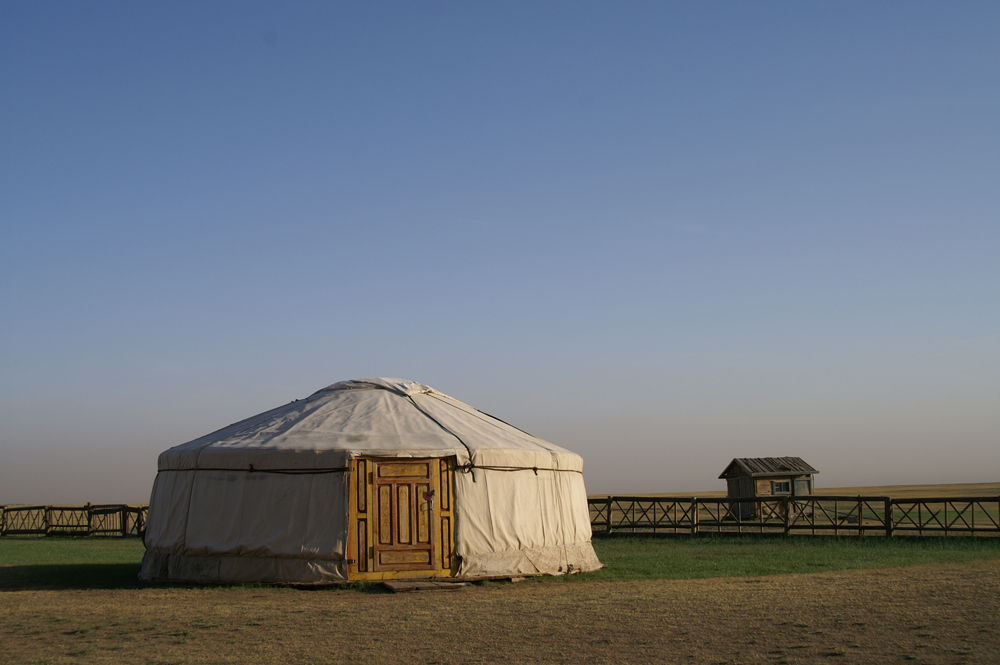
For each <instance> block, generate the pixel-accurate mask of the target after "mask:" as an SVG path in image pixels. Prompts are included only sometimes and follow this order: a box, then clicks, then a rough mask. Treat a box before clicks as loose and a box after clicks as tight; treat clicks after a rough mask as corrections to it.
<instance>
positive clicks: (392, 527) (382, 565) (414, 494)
mask: <svg viewBox="0 0 1000 665" xmlns="http://www.w3.org/2000/svg"><path fill="white" fill-rule="evenodd" d="M436 462H437V460H426V459H425V460H413V459H408V460H392V461H378V462H376V463H375V464H374V469H373V474H372V476H373V477H372V482H373V488H372V489H373V492H372V494H373V497H372V500H373V503H374V504H375V505H374V508H375V510H374V517H375V522H374V524H373V526H374V529H373V532H374V533H373V534H372V536H373V538H372V541H373V547H374V552H373V554H374V556H373V559H374V562H373V563H374V566H373V570H375V571H389V570H432V569H434V567H435V566H434V537H433V536H434V534H433V529H432V525H433V523H434V504H435V501H434V499H435V496H436V494H437V493H436V491H435V489H436V485H437V483H436V482H435V480H436V478H435V474H434V470H435V468H436V464H435V463H436Z"/></svg>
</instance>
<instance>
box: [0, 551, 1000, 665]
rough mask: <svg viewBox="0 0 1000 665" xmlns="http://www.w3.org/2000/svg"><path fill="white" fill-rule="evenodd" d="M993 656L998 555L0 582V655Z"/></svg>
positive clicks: (28, 659) (730, 659)
mask: <svg viewBox="0 0 1000 665" xmlns="http://www.w3.org/2000/svg"><path fill="white" fill-rule="evenodd" d="M390 661H393V662H405V663H478V662H499V661H508V662H515V663H521V662H557V663H577V662H581V661H594V662H615V663H618V662H624V663H648V662H662V663H826V662H829V663H907V662H913V663H1000V561H997V560H989V561H979V562H974V563H967V564H949V565H935V566H919V567H912V568H896V569H885V570H871V571H849V572H836V573H819V574H813V575H786V576H776V577H766V578H740V579H736V578H723V579H710V580H682V581H641V582H592V583H591V582H580V583H577V584H559V583H552V584H546V583H536V582H533V581H526V582H522V583H519V584H510V583H491V584H487V585H483V586H473V587H468V588H466V589H462V590H459V591H431V592H417V593H409V594H395V595H393V594H388V593H379V592H373V591H355V590H337V591H330V590H324V591H305V590H296V589H279V588H195V589H184V588H151V589H141V590H107V591H105V590H89V591H87V590H82V591H81V590H67V591H11V592H3V593H0V663H5V664H6V663H11V664H13V663H18V664H22V663H121V662H126V663H341V662H359V663H360V662H390Z"/></svg>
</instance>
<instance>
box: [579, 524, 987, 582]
mask: <svg viewBox="0 0 1000 665" xmlns="http://www.w3.org/2000/svg"><path fill="white" fill-rule="evenodd" d="M594 550H595V551H596V552H597V556H598V558H600V560H601V562H602V563H604V564H605V565H606V566H607V567H606V568H604V569H603V570H599V571H597V572H594V573H587V574H585V575H573V576H571V577H569V578H567V579H579V580H581V581H582V580H642V579H695V578H705V577H757V576H767V575H788V574H792V573H816V572H823V571H833V570H854V569H862V568H863V569H874V568H897V567H902V566H915V565H920V564H931V563H961V562H965V561H973V560H978V559H1000V538H877V537H872V538H857V537H839V538H838V537H834V536H810V537H795V536H792V537H787V538H786V537H780V536H779V537H766V536H765V537H760V536H746V535H744V536H697V537H676V538H649V537H619V538H595V539H594Z"/></svg>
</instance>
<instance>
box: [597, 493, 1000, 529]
mask: <svg viewBox="0 0 1000 665" xmlns="http://www.w3.org/2000/svg"><path fill="white" fill-rule="evenodd" d="M588 503H589V504H590V526H591V529H592V530H593V533H594V535H595V536H609V535H614V534H662V535H671V534H692V535H693V534H699V533H724V534H738V533H761V534H792V533H798V534H811V535H856V536H863V535H879V536H893V535H897V534H903V535H921V536H923V535H943V536H959V535H970V536H978V535H983V536H989V535H992V536H997V535H1000V496H997V497H947V498H937V497H930V498H918V499H891V498H889V497H887V496H853V497H851V496H796V497H792V496H788V497H774V498H768V499H759V498H757V499H730V498H711V499H707V498H694V497H655V498H654V497H638V496H609V497H607V498H602V499H588ZM748 504H752V505H748Z"/></svg>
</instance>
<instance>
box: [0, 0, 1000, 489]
mask: <svg viewBox="0 0 1000 665" xmlns="http://www.w3.org/2000/svg"><path fill="white" fill-rule="evenodd" d="M998 34H1000V5H997V4H995V3H962V4H958V5H954V4H950V5H943V4H937V3H922V2H907V3H903V2H887V3H880V4H877V5H871V4H863V3H846V4H797V3H783V2H782V3H757V4H743V3H712V4H663V3H630V4H627V5H614V4H601V3H587V2H574V3H545V4H537V3H514V2H512V3H498V4H464V3H437V2H434V3H420V4H403V3H400V4H396V3H386V4H380V5H367V4H346V5H334V4H326V3H290V4H282V5H268V4H257V3H239V4H235V3H212V4H207V5H169V4H168V5H155V4H153V5H149V4H140V5H122V4H112V3H86V4H80V3H58V2H56V3H45V4H35V3H14V2H8V3H4V4H2V5H0V62H2V63H3V64H4V66H3V67H0V91H2V95H3V99H4V103H3V104H2V105H0V155H2V158H0V504H12V503H31V504H34V503H42V504H45V503H48V504H54V503H85V502H87V501H91V502H95V503H103V502H129V503H145V502H146V501H147V500H148V498H149V490H150V486H151V484H152V480H153V477H154V475H155V469H156V457H157V455H158V454H159V453H160V452H162V451H163V450H165V449H167V448H169V447H171V446H174V445H178V444H181V443H183V442H185V441H188V440H191V439H194V438H196V437H198V436H201V435H203V434H206V433H208V432H211V431H213V430H216V429H218V428H220V427H223V426H225V425H227V424H229V423H232V422H236V421H238V420H242V419H244V418H247V417H250V416H252V415H254V414H256V413H259V412H262V411H264V410H267V409H269V408H272V407H275V406H277V405H280V404H283V403H286V402H289V401H291V400H293V399H297V398H302V397H305V396H307V395H309V394H310V393H312V392H314V391H315V390H317V389H319V388H322V387H324V386H327V385H329V384H331V383H334V382H336V381H339V380H344V379H351V378H361V377H370V376H390V377H401V378H406V379H411V380H414V381H418V382H420V383H424V384H427V385H430V386H432V387H434V388H436V389H437V390H440V391H441V392H444V393H447V394H449V395H452V396H454V397H455V398H457V399H460V400H462V401H464V402H467V403H469V404H471V405H473V406H475V407H477V408H479V409H481V410H483V411H486V412H488V413H491V414H494V415H496V416H498V417H500V418H502V419H504V420H506V421H507V422H510V423H512V424H514V425H516V426H518V427H520V428H522V429H524V430H526V431H528V432H531V433H532V434H535V435H536V436H540V437H542V438H544V439H546V440H549V441H551V442H553V443H555V444H557V445H560V446H563V447H565V448H569V449H571V450H573V451H575V452H578V453H580V454H581V455H582V456H583V458H584V464H585V466H584V468H585V481H586V485H587V490H588V492H590V493H592V494H602V493H619V494H624V493H651V492H669V493H684V492H692V491H711V490H718V489H724V483H723V481H720V480H718V479H717V477H718V475H719V473H720V472H721V471H722V470H723V469H724V468H725V466H726V464H727V463H728V462H729V461H730V460H731V459H732V458H734V457H763V456H778V455H791V456H799V457H802V458H803V459H805V460H806V461H807V462H808V463H810V464H811V465H813V466H814V467H816V468H817V469H819V471H820V475H819V476H818V478H817V486H818V487H819V488H823V487H838V486H866V485H899V484H927V483H960V482H995V481H998V480H1000V259H998V257H1000V186H998V183H1000V123H998V122H997V118H998V117H1000V40H998V39H997V35H998Z"/></svg>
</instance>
